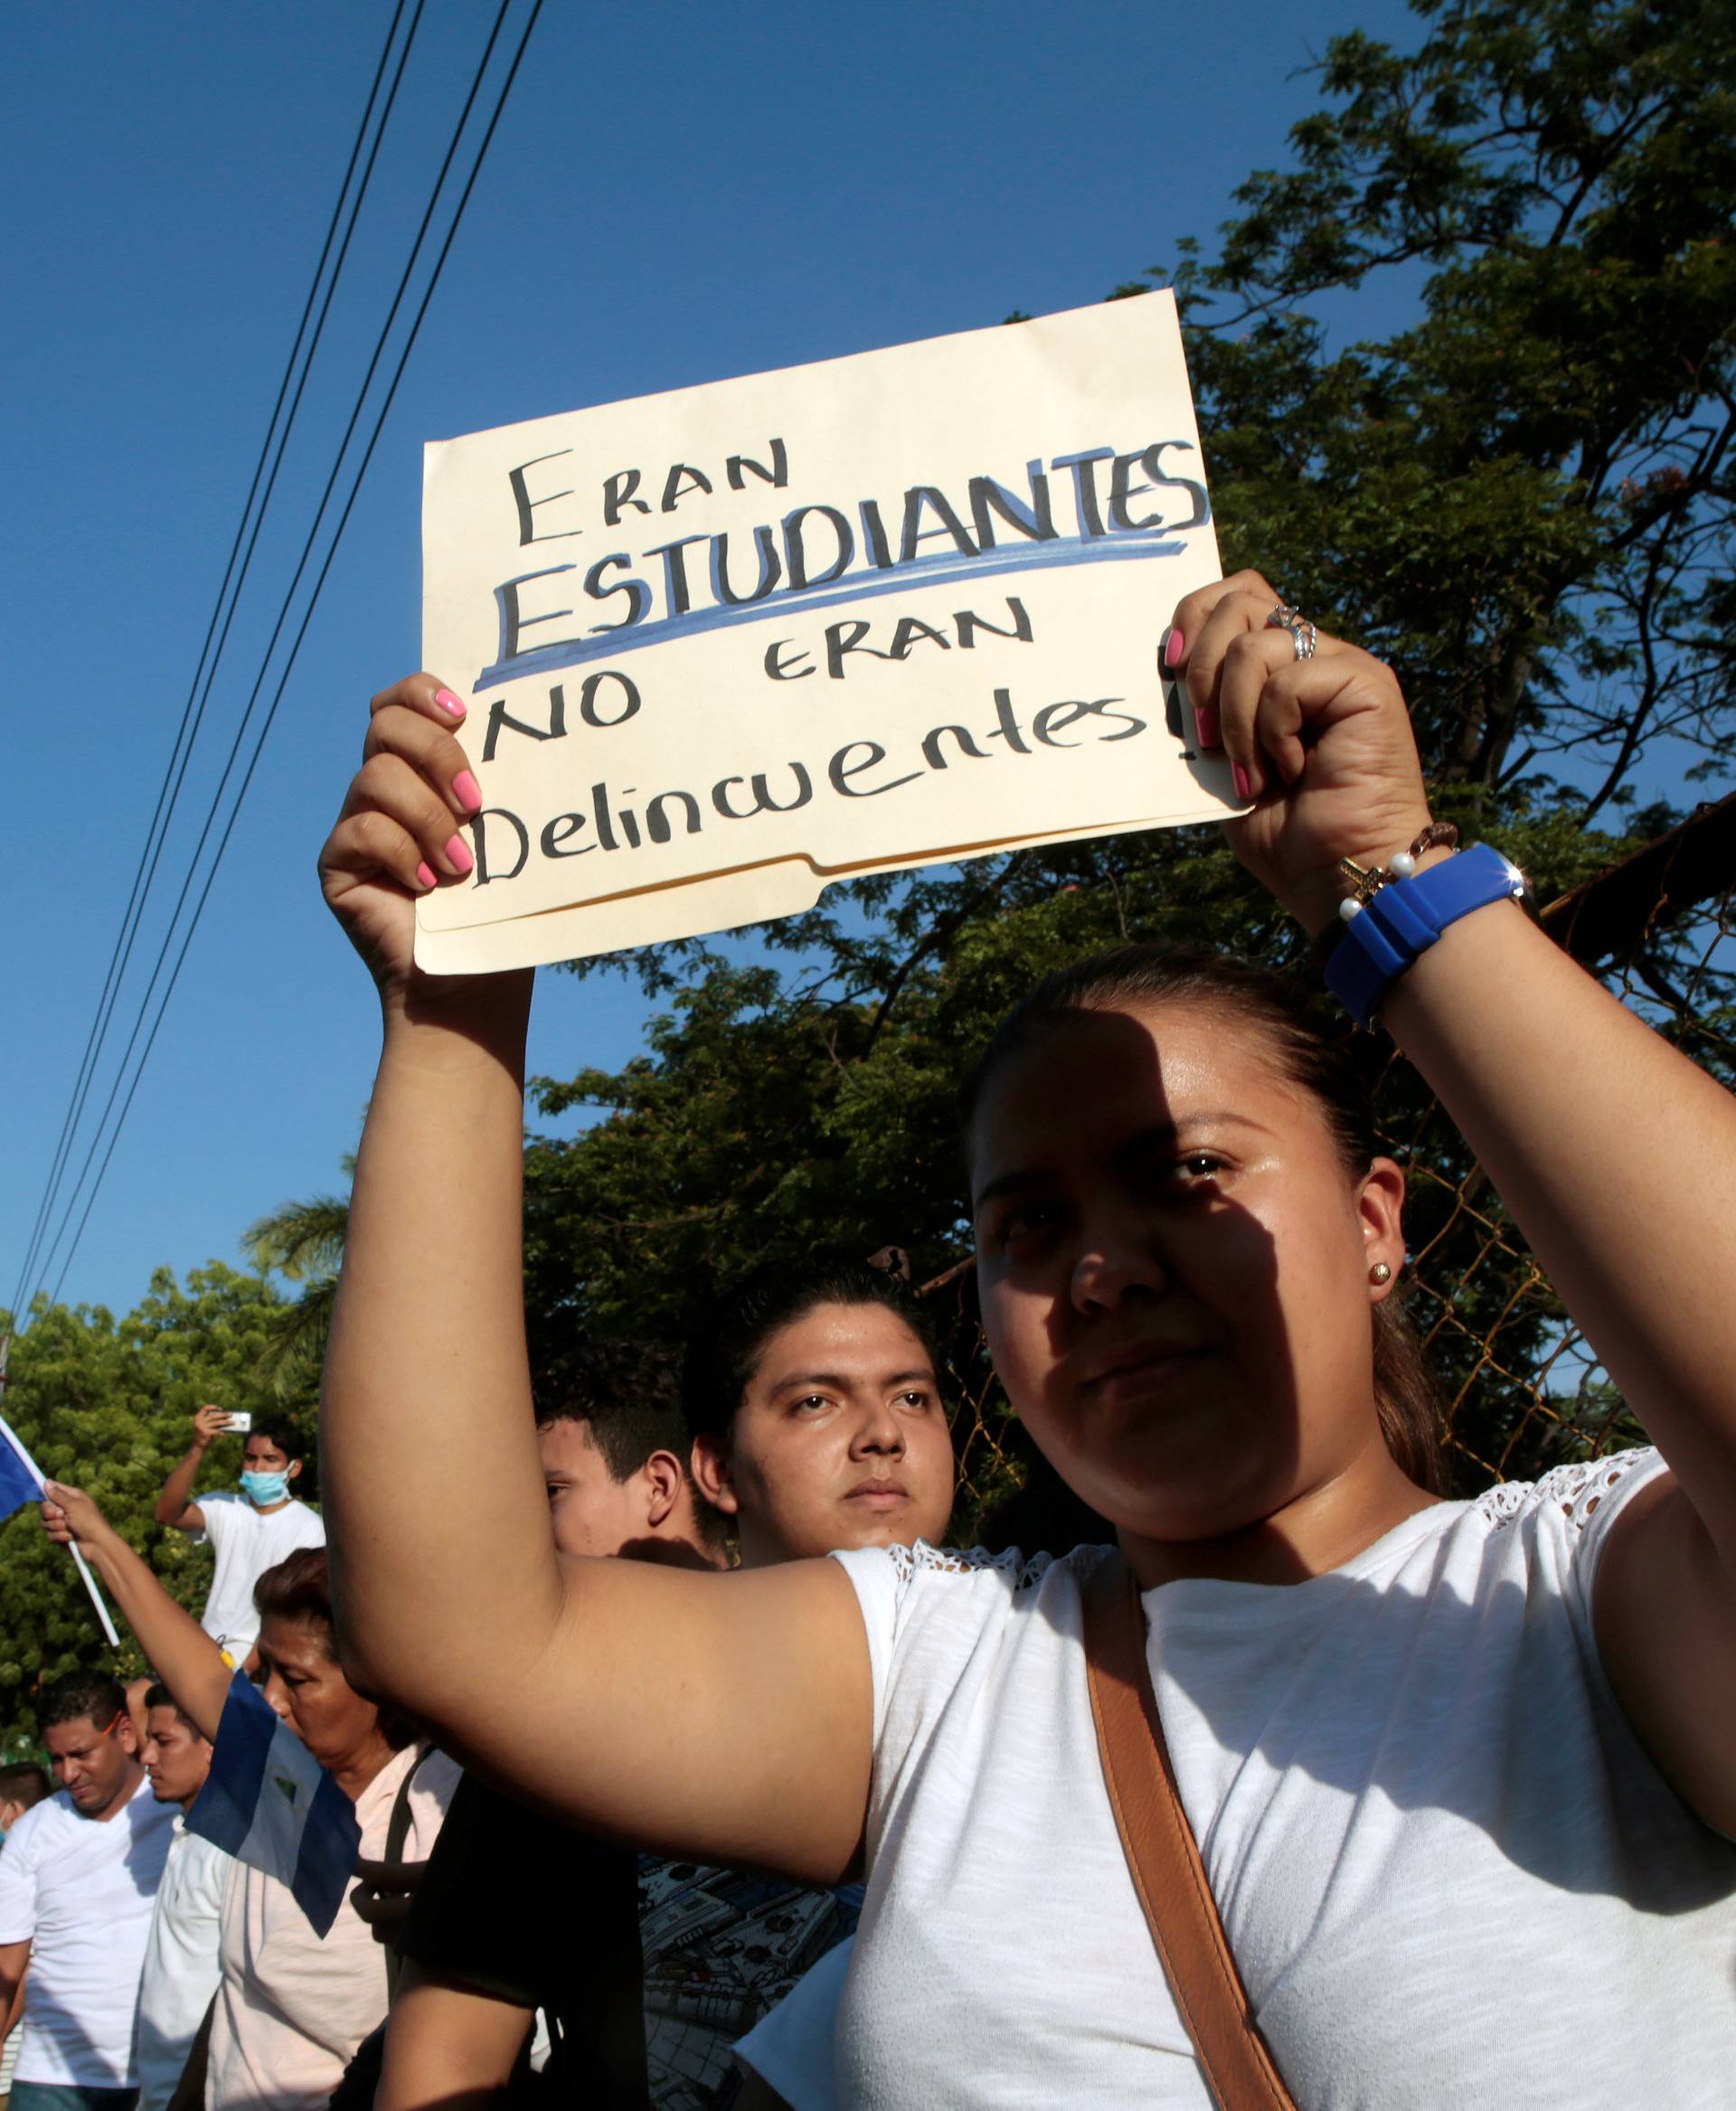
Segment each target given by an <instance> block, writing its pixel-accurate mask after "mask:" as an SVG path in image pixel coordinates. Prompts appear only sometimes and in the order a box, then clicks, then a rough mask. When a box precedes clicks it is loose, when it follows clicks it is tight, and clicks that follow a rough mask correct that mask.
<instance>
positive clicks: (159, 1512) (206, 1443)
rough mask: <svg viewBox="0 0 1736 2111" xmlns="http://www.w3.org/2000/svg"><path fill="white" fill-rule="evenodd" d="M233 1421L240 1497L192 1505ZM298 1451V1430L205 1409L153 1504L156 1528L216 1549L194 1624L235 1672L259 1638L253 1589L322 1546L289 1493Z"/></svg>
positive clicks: (305, 1511) (311, 1516)
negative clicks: (239, 1434)
mask: <svg viewBox="0 0 1736 2111" xmlns="http://www.w3.org/2000/svg"><path fill="white" fill-rule="evenodd" d="M238 1422H239V1423H241V1424H242V1425H244V1427H245V1428H246V1435H245V1437H244V1438H243V1441H242V1446H241V1493H240V1494H228V1493H227V1492H223V1493H218V1494H206V1495H202V1496H200V1498H199V1500H198V1501H197V1502H196V1503H195V1502H193V1499H192V1498H193V1483H194V1482H195V1481H196V1480H197V1479H198V1478H199V1475H200V1472H201V1470H202V1468H203V1465H204V1459H205V1454H206V1453H207V1452H208V1451H209V1450H210V1449H211V1447H212V1445H213V1444H214V1443H215V1442H216V1440H217V1438H218V1437H221V1436H222V1435H223V1434H224V1433H225V1432H226V1431H228V1430H231V1429H232V1428H234V1427H235V1426H236V1424H237V1423H238ZM304 1448H305V1447H304V1446H303V1443H302V1438H301V1433H300V1431H299V1430H297V1429H296V1428H293V1427H292V1426H291V1425H290V1424H289V1423H288V1422H281V1421H271V1422H260V1423H259V1425H258V1426H257V1427H255V1426H254V1425H253V1423H252V1420H251V1418H250V1417H247V1416H237V1415H232V1414H231V1413H230V1412H229V1410H228V1409H224V1408H219V1407H212V1406H210V1405H206V1406H204V1407H202V1408H201V1409H199V1411H198V1413H197V1414H196V1415H194V1417H193V1442H192V1443H191V1444H190V1445H189V1446H188V1447H187V1449H186V1452H185V1454H184V1456H183V1457H182V1459H181V1461H180V1463H179V1464H178V1465H176V1467H175V1471H174V1472H173V1473H172V1474H171V1475H169V1477H168V1479H167V1480H166V1481H165V1482H164V1484H163V1492H162V1494H160V1495H159V1496H158V1497H157V1499H156V1510H155V1512H154V1513H153V1515H154V1516H155V1517H156V1522H158V1524H166V1525H170V1526H172V1527H173V1528H174V1529H175V1531H184V1532H185V1533H186V1534H187V1535H188V1536H189V1537H190V1538H191V1539H193V1541H203V1540H209V1541H210V1542H211V1544H212V1548H213V1549H214V1550H215V1551H216V1556H217V1567H216V1572H215V1574H214V1575H213V1576H212V1582H211V1590H210V1593H209V1595H208V1596H207V1597H206V1599H205V1609H204V1611H203V1614H201V1616H200V1619H199V1625H200V1626H202V1627H203V1629H204V1631H205V1633H206V1634H207V1635H210V1636H211V1638H212V1641H213V1642H214V1643H215V1644H216V1645H217V1646H218V1647H219V1648H220V1649H221V1650H222V1652H223V1654H224V1655H225V1656H227V1657H228V1659H229V1661H230V1663H231V1667H233V1668H235V1669H239V1670H246V1669H250V1667H251V1661H252V1655H253V1648H254V1645H255V1644H256V1643H257V1642H258V1640H259V1613H258V1612H257V1610H256V1609H255V1607H254V1604H253V1586H254V1585H255V1584H256V1583H257V1582H258V1581H259V1578H260V1577H261V1576H263V1575H264V1574H265V1572H266V1570H267V1569H275V1568H276V1567H277V1565H278V1562H279V1561H283V1560H288V1557H289V1556H290V1555H291V1554H293V1553H294V1552H295V1551H296V1550H297V1548H300V1547H323V1546H324V1545H325V1523H324V1522H323V1521H322V1519H321V1517H320V1515H319V1513H318V1512H317V1511H316V1510H314V1509H311V1508H310V1507H309V1506H308V1505H307V1503H303V1502H300V1501H298V1500H297V1498H296V1497H295V1496H294V1495H292V1494H290V1492H289V1490H290V1484H291V1483H292V1482H293V1481H295V1480H296V1479H297V1476H298V1475H299V1474H300V1472H301V1467H302V1453H303V1450H304Z"/></svg>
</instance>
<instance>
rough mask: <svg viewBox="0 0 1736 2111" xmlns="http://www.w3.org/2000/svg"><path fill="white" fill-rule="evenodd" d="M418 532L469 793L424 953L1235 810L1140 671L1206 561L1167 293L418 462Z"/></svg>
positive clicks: (541, 939) (720, 913)
mask: <svg viewBox="0 0 1736 2111" xmlns="http://www.w3.org/2000/svg"><path fill="white" fill-rule="evenodd" d="M424 550H425V559H426V581H425V597H424V633H425V635H424V647H425V664H426V665H427V666H428V667H429V669H430V670H431V671H432V672H434V673H436V674H439V675H440V676H441V677H442V678H443V679H445V680H446V681H448V682H449V683H452V685H453V686H454V687H457V688H459V689H461V690H462V691H463V692H464V693H466V694H467V696H468V697H469V698H470V699H472V709H471V715H470V719H469V721H468V723H467V729H466V734H465V738H466V740H467V745H468V747H469V750H470V753H471V757H472V760H473V762H474V763H475V764H476V768H477V772H478V776H479V777H480V780H481V783H482V785H483V787H484V793H485V806H484V809H483V812H482V814H481V815H479V816H478V817H477V819H476V823H475V824H474V825H473V828H472V839H473V843H474V845H475V849H476V872H475V874H474V876H473V878H472V879H471V881H469V882H468V883H467V885H465V886H463V887H453V888H447V889H443V890H442V891H440V893H439V894H438V895H437V896H434V897H431V898H429V899H428V900H425V901H424V903H423V904H422V906H421V918H420V921H421V934H420V938H419V947H418V956H419V958H423V959H424V960H425V962H426V964H427V965H429V966H433V967H436V968H439V967H445V966H490V965H506V964H508V961H509V959H512V960H516V959H522V958H528V957H536V958H540V959H541V958H557V957H566V956H569V955H571V954H572V953H575V952H580V951H583V952H591V951H601V950H607V949H609V947H613V946H618V945H622V944H637V943H645V942H646V939H647V935H649V936H661V937H668V936H675V935H677V934H678V933H679V932H682V931H686V930H693V929H704V928H716V926H715V925H714V924H713V923H712V922H711V921H709V920H708V919H710V918H712V917H713V916H714V917H715V918H716V919H717V923H719V924H721V923H723V922H730V921H737V920H741V916H742V915H743V914H744V913H745V914H749V915H775V914H779V913H785V912H787V911H788V910H789V909H797V908H800V907H804V906H807V904H808V903H810V902H811V901H812V900H814V899H815V897H816V894H817V892H818V890H819V888H820V886H821V885H822V884H824V882H825V881H826V879H827V878H831V877H836V876H839V875H841V874H844V873H847V872H862V871H867V870H876V869H884V868H888V867H895V866H900V865H906V864H910V863H917V862H926V861H928V860H929V859H932V858H937V857H944V856H950V855H959V854H967V853H970V852H972V851H980V850H984V849H987V848H1002V847H1008V846H1010V845H1012V844H1013V843H1018V842H1024V841H1030V840H1033V839H1035V838H1039V837H1043V836H1052V835H1058V834H1087V833H1097V832H1100V831H1104V830H1109V829H1115V828H1121V827H1128V826H1135V825H1154V824H1162V823H1169V822H1178V821H1190V820H1199V819H1203V818H1206V817H1215V816H1216V815H1221V814H1222V812H1224V811H1225V810H1226V807H1227V804H1228V786H1227V784H1226V783H1222V782H1221V781H1220V776H1221V765H1219V764H1217V763H1215V762H1212V763H1203V762H1202V761H1201V760H1200V759H1198V758H1196V757H1194V756H1192V755H1190V754H1189V752H1188V751H1187V749H1186V747H1185V744H1184V740H1183V739H1182V737H1181V732H1182V729H1181V728H1180V726H1179V725H1178V724H1173V723H1172V722H1171V719H1172V716H1173V714H1172V713H1171V712H1167V711H1166V707H1165V696H1164V693H1163V685H1162V683H1161V681H1160V679H1159V676H1158V674H1157V667H1156V646H1157V641H1158V639H1159V637H1160V636H1161V635H1162V630H1163V627H1164V624H1165V620H1166V618H1167V616H1168V613H1169V610H1170V609H1171V608H1173V607H1174V605H1175V600H1176V599H1177V598H1178V597H1179V596H1180V595H1181V594H1183V593H1184V592H1186V591H1187V590H1188V589H1190V588H1191V587H1193V586H1194V585H1197V584H1199V583H1201V582H1203V580H1207V579H1211V578H1213V577H1215V576H1216V574H1217V570H1218V563H1217V552H1216V545H1215V541H1214V538H1213V536H1212V529H1211V524H1210V504H1209V502H1208V499H1207V495H1206V489H1205V485H1204V480H1203V469H1202V467H1201V463H1200V456H1199V447H1198V437H1197V434H1196V432H1195V429H1194V417H1193V410H1192V404H1191V401H1190V400H1189V396H1188V391H1187V384H1186V375H1185V370H1184V365H1183V363H1182V356H1181V347H1180V341H1179V336H1178V335H1177V332H1176V329H1175V311H1174V306H1173V303H1172V302H1171V301H1170V299H1169V297H1167V296H1166V295H1150V296H1146V297H1143V298H1141V299H1139V300H1135V301H1126V302H1120V303H1115V304H1110V305H1108V306H1103V307H1100V308H1091V309H1085V310H1080V311H1077V312H1075V313H1073V314H1071V315H1064V316H1051V317H1047V318H1044V319H1043V320H1042V321H1039V322H1033V323H1026V324H1021V325H1014V326H1011V327H1005V328H1002V329H998V330H992V331H979V332H973V333H971V334H969V335H966V336H960V337H952V338H943V339H939V340H937V341H935V342H932V343H929V344H915V345H903V346H899V347H896V348H894V349H892V350H891V351H886V352H880V353H866V354H863V355H862V356H860V357H857V358H854V359H848V360H838V361H833V362H829V363H826V364H823V365H819V366H812V367H805V368H796V369H791V370H788V371H787V372H781V373H771V374H760V375H752V376H749V377H747V378H745V379H743V380H740V381H734V382H718V383H713V384H712V385H710V386H708V387H705V388H700V389H691V390H684V391H677V392H675V393H673V394H670V395H665V396H659V397H648V398H645V399H643V400H641V401H637V402H630V403H626V404H617V405H612V406H609V407H608V408H606V409H602V410H590V411H580V412H575V413H572V414H571V415H568V416H564V417H560V418H552V419H541V420H538V421H535V422H533V423H532V424H529V425H524V426H515V427H508V428H504V429H500V430H498V431H495V432H487V433H479V434H475V435H472V436H470V437H468V438H465V439H461V440H454V441H449V442H447V443H444V444H443V445H440V446H437V447H433V448H429V458H428V467H427V493H426V502H425V509H424ZM750 876H751V877H750ZM556 912H564V913H556ZM527 919H530V920H529V921H527ZM695 919H697V920H695ZM508 926H512V927H514V928H512V929H510V930H509V929H507V928H505V927H508ZM533 926H534V928H533ZM491 927H501V928H499V929H497V930H493V929H491Z"/></svg>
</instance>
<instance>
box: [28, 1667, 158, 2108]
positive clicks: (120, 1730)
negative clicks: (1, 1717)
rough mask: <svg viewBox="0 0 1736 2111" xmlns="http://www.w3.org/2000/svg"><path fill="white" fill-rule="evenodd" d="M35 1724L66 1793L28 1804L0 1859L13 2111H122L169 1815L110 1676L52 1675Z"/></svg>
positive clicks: (131, 2074) (131, 2080)
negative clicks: (16, 2035)
mask: <svg viewBox="0 0 1736 2111" xmlns="http://www.w3.org/2000/svg"><path fill="white" fill-rule="evenodd" d="M37 1721H38V1725H39V1727H40V1729H41V1731H42V1741H43V1743H44V1744H45V1745H46V1746H47V1747H48V1752H49V1758H50V1759H51V1760H52V1763H53V1767H54V1772H55V1775H56V1776H57V1777H58V1779H59V1781H60V1783H61V1793H60V1794H59V1795H52V1796H50V1797H49V1798H48V1800H47V1801H46V1802H45V1803H40V1804H38V1805H36V1807H35V1808H34V1809H33V1810H30V1811H26V1812H25V1813H24V1816H23V1817H22V1818H20V1819H19V1821H18V1823H17V1824H15V1825H14V1827H13V1828H12V1830H11V1832H10V1833H8V1834H7V1836H6V1851H5V1854H4V1855H0V2015H3V2014H5V2012H7V2011H8V2009H9V2007H10V2004H11V2001H12V1997H13V1993H14V1989H15V1988H16V1986H17V1984H18V1981H19V1979H20V1978H21V1977H23V1975H24V1971H25V1968H26V1966H28V1968H29V1974H30V1975H29V1978H28V1980H27V1981H26V1982H25V1987H24V2042H23V2044H22V2045H21V2046H20V2048H19V2052H18V2066H17V2070H16V2073H15V2075H14V2080H13V2085H12V2098H11V2111H127V2106H130V2105H131V2103H132V2102H133V2097H134V2090H135V2085H136V2081H137V2077H136V2074H135V2070H134V2068H133V2030H134V2021H135V2016H136V2012H137V2007H138V1982H139V1974H140V1972H141V1970H142V1968H143V1965H144V1961H145V1944H146V1937H147V1936H148V1935H149V1932H150V1925H151V1912H152V1908H153V1906H154V1904H155V1901H156V1889H157V1885H158V1883H159V1881H160V1880H161V1878H162V1874H163V1864H164V1861H165V1859H166V1857H167V1854H168V1851H169V1839H170V1834H171V1829H172V1825H173V1812H172V1809H171V1807H170V1806H168V1805H162V1804H159V1803H158V1802H157V1801H156V1798H155V1797H154V1796H153V1795H151V1792H150V1788H149V1786H148V1784H147V1783H146V1779H145V1771H144V1768H143V1767H141V1766H140V1765H139V1761H138V1748H137V1738H136V1736H135V1734H134V1730H133V1726H132V1723H131V1721H130V1720H128V1718H127V1696H126V1694H125V1693H124V1692H123V1691H122V1690H121V1687H120V1686H119V1684H118V1682H116V1681H115V1680H114V1679H111V1678H109V1677H107V1676H106V1675H105V1674H103V1673H90V1672H74V1673H71V1675H70V1676H68V1677H66V1678H63V1679H57V1680H56V1681H55V1682H54V1683H53V1684H52V1686H49V1687H48V1688H47V1689H46V1690H45V1691H44V1692H43V1694H42V1700H41V1701H40V1703H39V1704H38V1708H37Z"/></svg>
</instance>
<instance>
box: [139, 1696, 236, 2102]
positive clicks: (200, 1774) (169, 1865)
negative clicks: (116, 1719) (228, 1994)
mask: <svg viewBox="0 0 1736 2111" xmlns="http://www.w3.org/2000/svg"><path fill="white" fill-rule="evenodd" d="M145 1708H146V1729H147V1735H146V1739H145V1751H144V1759H145V1771H146V1774H147V1775H148V1776H150V1783H151V1793H152V1795H155V1796H156V1800H157V1802H158V1803H160V1804H170V1805H175V1807H176V1808H177V1809H178V1810H179V1811H180V1813H181V1815H180V1816H178V1817H177V1818H176V1819H175V1825H174V1834H175V1836H174V1839H173V1841H172V1842H171V1843H170V1846H169V1855H168V1860H167V1861H166V1862H165V1865H164V1869H163V1881H162V1882H161V1884H159V1885H158V1887H157V1892H156V1912H155V1913H154V1914H153V1915H152V1917H151V1932H150V1939H149V1941H148V1942H147V1943H146V1947H145V1973H144V1977H143V1979H142V1980H141V1981H140V1984H139V1990H138V2037H137V2044H136V2048H135V2064H136V2066H137V2071H138V2106H137V2111H164V2106H165V2105H166V2104H167V2103H168V2101H169V2099H170V2097H173V2096H174V2094H175V2084H176V2083H177V2082H178V2081H179V2080H180V2078H181V2070H182V2069H183V2068H184V2067H185V2065H186V2063H187V2055H188V2053H189V2052H191V2051H192V2050H193V2040H194V2039H195V2038H196V2037H197V2036H198V2034H199V2026H200V2024H201V2023H202V2022H203V2021H204V2014H205V2011H206V2009H207V2008H209V2007H210V2005H211V1998H212V1994H214V1993H216V1991H217V1982H218V1980H219V1979H220V1978H221V1977H222V1959H221V1957H220V1955H219V1949H218V1940H219V1936H220V1933H221V1920H222V1909H223V1889H224V1887H225V1885H226V1884H227V1883H228V1881H229V1872H230V1870H231V1866H232V1858H231V1856H229V1855H227V1854H225V1853H224V1852H223V1851H222V1848H221V1847H214V1846H213V1845H212V1842H210V1841H209V1840H202V1839H200V1837H199V1835H198V1834H197V1833H189V1832H188V1831H187V1826H186V1813H187V1812H188V1811H189V1810H190V1809H191V1808H192V1807H193V1798H194V1796H196V1795H198V1793H199V1791H200V1790H201V1789H202V1788H203V1786H205V1776H206V1775H208V1774H209V1773H210V1772H211V1745H210V1743H209V1741H208V1740H207V1739H205V1738H203V1736H201V1734H200V1732H199V1729H198V1726H197V1725H196V1724H195V1723H193V1722H192V1721H190V1720H188V1718H187V1717H186V1716H184V1715H183V1714H182V1712H181V1710H179V1709H178V1708H177V1707H176V1706H175V1701H174V1700H173V1699H172V1698H171V1697H170V1693H169V1690H168V1688H167V1687H166V1686H164V1685H160V1684H159V1685H154V1686H153V1687H152V1688H151V1689H150V1691H149V1692H147V1693H146V1696H145Z"/></svg>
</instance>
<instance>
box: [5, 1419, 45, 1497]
mask: <svg viewBox="0 0 1736 2111" xmlns="http://www.w3.org/2000/svg"><path fill="white" fill-rule="evenodd" d="M29 1457H30V1454H29V1453H28V1452H27V1451H26V1450H25V1449H24V1446H23V1445H22V1444H20V1443H19V1441H18V1439H17V1438H16V1437H14V1435H13V1433H12V1430H11V1428H10V1426H9V1425H8V1424H7V1423H6V1421H5V1419H4V1418H0V1517H10V1516H11V1515H12V1513H13V1512H14V1510H21V1509H23V1507H24V1504H25V1503H40V1502H41V1501H42V1483H41V1482H40V1481H39V1480H38V1479H37V1478H36V1476H35V1475H34V1474H33V1472H32V1470H31V1468H30V1466H29V1465H28V1464H27V1463H26V1462H27V1461H28V1459H29Z"/></svg>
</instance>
